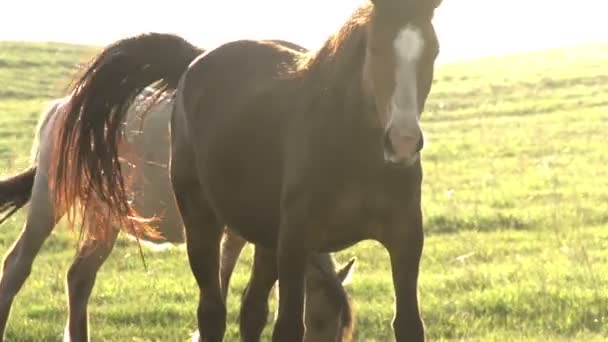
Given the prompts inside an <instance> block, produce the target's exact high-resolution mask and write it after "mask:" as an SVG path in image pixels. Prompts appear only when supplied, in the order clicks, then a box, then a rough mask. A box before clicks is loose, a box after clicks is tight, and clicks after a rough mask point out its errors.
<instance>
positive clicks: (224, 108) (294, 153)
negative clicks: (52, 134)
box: [56, 0, 439, 342]
mask: <svg viewBox="0 0 608 342" xmlns="http://www.w3.org/2000/svg"><path fill="white" fill-rule="evenodd" d="M438 5H439V0H372V1H371V2H370V3H366V4H364V5H363V6H362V7H361V8H359V9H358V10H357V11H356V12H355V13H354V14H353V15H352V17H351V18H350V19H349V20H348V21H347V23H346V24H345V25H344V26H343V27H342V28H341V29H340V30H339V31H338V32H337V33H336V34H335V35H333V36H332V37H331V38H330V39H329V40H328V41H327V42H326V43H325V44H324V46H323V47H322V48H321V49H320V50H319V51H317V52H315V53H311V54H303V53H299V52H297V51H294V50H291V49H287V48H285V47H283V46H280V45H278V44H276V43H273V42H270V41H248V40H247V41H237V42H232V43H228V44H225V45H223V46H221V47H219V48H217V49H214V50H211V51H208V52H207V53H205V54H203V55H201V56H199V57H198V58H197V59H196V60H195V61H194V62H192V63H191V64H190V65H189V66H188V68H187V69H185V72H183V75H182V72H181V71H180V70H178V69H179V68H178V67H177V65H179V64H177V63H175V61H173V60H172V58H170V57H171V56H173V55H174V52H175V50H176V49H179V48H180V47H179V46H175V42H160V41H156V40H154V39H152V38H149V39H142V40H141V41H140V43H141V48H140V49H135V50H133V51H131V52H132V54H126V55H125V56H122V57H121V56H119V57H121V58H117V59H116V60H115V61H113V63H109V64H108V65H104V66H101V67H100V68H99V69H97V70H96V72H97V76H98V77H93V78H92V79H86V80H85V81H84V83H82V84H81V85H79V86H77V88H76V89H77V90H76V91H77V94H76V96H79V94H78V93H80V96H82V97H83V98H84V99H87V98H88V99H91V98H93V97H92V96H93V95H91V94H94V100H91V102H87V101H84V102H82V103H76V104H77V106H74V107H73V108H72V110H70V111H69V113H68V114H67V115H66V124H65V126H63V127H64V128H65V129H64V130H63V131H62V132H61V137H60V138H61V140H60V141H61V143H60V144H59V147H58V154H57V156H62V158H58V160H57V161H58V162H59V171H61V170H62V167H65V165H67V163H66V161H69V163H71V164H72V165H75V166H76V168H72V167H70V168H67V169H68V170H80V171H81V172H79V173H75V174H71V173H69V172H68V173H65V172H64V173H62V172H59V173H58V174H57V177H56V181H57V183H56V185H57V186H58V187H59V189H60V191H59V193H60V194H62V195H63V197H62V198H59V200H64V201H65V200H67V201H70V200H73V199H74V198H83V197H84V198H87V197H88V196H92V195H94V196H97V197H99V198H101V199H102V200H103V201H105V202H107V203H108V205H109V206H110V208H111V209H112V210H111V212H110V214H109V217H110V218H111V219H113V220H122V221H126V220H128V219H129V217H131V216H132V215H135V214H136V213H134V211H133V209H132V208H131V206H130V203H129V201H128V196H127V193H126V192H125V191H124V186H123V185H122V183H121V179H122V178H121V173H120V168H119V163H118V160H117V159H116V153H115V150H116V146H117V139H118V138H117V132H118V128H119V125H118V122H120V119H121V117H122V116H123V115H124V108H125V106H126V105H127V103H128V102H115V101H113V100H115V98H113V97H112V96H111V94H112V93H113V92H114V91H116V90H115V89H116V88H121V87H125V86H132V87H134V88H137V86H138V85H139V84H141V83H142V82H148V81H151V80H156V79H159V78H163V79H164V80H165V82H167V83H168V84H169V85H175V83H176V82H177V79H178V78H179V77H181V79H180V81H179V84H178V86H177V92H176V98H175V106H174V110H173V116H172V121H171V144H172V150H171V167H170V169H171V170H170V173H171V180H172V185H173V190H174V193H175V197H176V200H177V204H178V207H179V210H180V213H181V215H182V219H183V221H184V225H185V232H186V240H187V250H188V256H189V261H190V266H191V269H192V272H193V274H194V276H195V278H196V281H197V283H198V285H199V287H200V291H201V292H200V302H199V307H198V311H197V314H198V324H199V328H200V332H201V335H202V339H203V340H204V341H220V340H221V339H222V337H223V335H224V330H225V320H226V308H225V304H224V301H223V300H222V293H221V290H220V281H219V278H218V276H217V274H218V272H219V257H220V256H219V255H220V252H219V245H220V239H221V236H222V231H223V227H224V226H225V225H227V226H229V227H230V228H231V229H233V230H234V231H236V232H238V233H239V235H241V236H242V237H244V238H245V239H247V240H248V241H250V242H252V243H255V244H256V246H260V247H263V248H265V249H266V250H267V251H268V252H269V253H275V254H276V272H277V273H278V278H279V284H280V288H279V298H280V300H279V314H278V318H277V321H276V324H275V328H274V332H273V340H274V341H281V342H283V341H301V340H302V337H303V335H304V324H303V305H304V277H305V275H304V274H305V269H306V265H307V262H308V260H309V258H310V257H311V256H312V255H314V253H315V252H321V251H336V250H340V249H343V248H346V247H348V246H350V245H352V244H354V243H356V242H358V241H361V240H365V239H374V240H377V241H379V242H380V243H382V244H383V245H384V246H385V247H386V249H387V250H388V253H389V255H390V260H391V267H392V275H393V283H394V287H395V296H396V313H395V317H394V321H393V327H394V330H395V336H396V339H397V341H422V340H424V328H423V323H422V319H421V317H420V313H419V308H418V297H417V279H418V270H419V262H420V255H421V252H422V246H423V232H422V213H421V201H420V197H421V182H422V168H421V163H420V159H419V151H420V150H421V148H422V145H423V143H422V142H423V139H422V132H421V128H420V124H419V120H420V114H421V112H422V110H423V107H424V103H425V101H426V98H427V96H428V94H429V92H430V88H431V84H432V80H433V70H434V61H435V59H436V56H437V54H438V51H439V47H438V41H437V37H436V35H435V32H434V29H433V25H432V17H433V13H434V10H435V8H436V7H437V6H438ZM168 52H169V53H168ZM105 71H108V73H105ZM107 75H110V76H107ZM179 75H181V76H179ZM95 78H96V79H95ZM127 90H128V89H121V91H127ZM87 94H89V95H87ZM124 100H126V101H128V100H129V98H124ZM74 181H76V182H74ZM129 222H131V227H132V228H131V229H135V227H145V226H139V225H137V224H134V223H133V221H129ZM101 223H103V222H100V226H99V231H98V232H97V233H98V235H99V236H101V237H103V236H104V231H105V230H104V227H105V226H106V225H102V224H101ZM141 229H143V228H140V229H138V230H137V231H139V232H144V230H141ZM247 310H255V307H254V306H250V307H248V308H247ZM246 328H248V329H251V331H255V329H256V325H255V324H253V326H246Z"/></svg>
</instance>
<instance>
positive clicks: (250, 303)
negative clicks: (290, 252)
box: [239, 247, 278, 342]
mask: <svg viewBox="0 0 608 342" xmlns="http://www.w3.org/2000/svg"><path fill="white" fill-rule="evenodd" d="M277 277H278V273H277V265H276V255H275V253H273V252H270V251H268V250H266V249H264V248H261V247H255V252H254V259H253V270H252V271H251V278H250V280H249V284H247V287H246V288H245V291H244V293H243V298H242V301H241V312H240V316H239V321H240V330H241V338H242V340H243V341H245V342H249V341H251V342H257V341H259V340H260V337H261V335H262V331H263V330H264V326H265V325H266V321H267V319H268V311H269V310H268V297H269V295H270V292H271V291H272V287H273V286H274V284H275V282H276V281H277Z"/></svg>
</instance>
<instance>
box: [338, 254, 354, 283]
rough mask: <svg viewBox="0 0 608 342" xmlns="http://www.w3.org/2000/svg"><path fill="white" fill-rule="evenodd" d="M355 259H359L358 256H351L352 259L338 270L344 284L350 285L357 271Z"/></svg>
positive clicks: (339, 277)
mask: <svg viewBox="0 0 608 342" xmlns="http://www.w3.org/2000/svg"><path fill="white" fill-rule="evenodd" d="M355 261H357V258H355V257H352V258H350V260H348V262H347V263H346V264H345V265H344V266H342V267H341V268H340V269H339V270H338V271H337V272H336V274H337V275H338V279H340V282H341V283H342V285H348V284H349V283H350V281H351V280H352V277H353V272H355Z"/></svg>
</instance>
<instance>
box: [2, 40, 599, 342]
mask: <svg viewBox="0 0 608 342" xmlns="http://www.w3.org/2000/svg"><path fill="white" fill-rule="evenodd" d="M94 51H95V48H94V47H82V46H74V45H64V44H52V43H27V44H26V43H13V42H0V175H9V174H12V173H13V172H16V171H18V170H20V169H22V168H24V167H25V166H26V165H27V164H28V159H29V150H30V146H31V142H32V138H33V130H34V127H35V125H36V122H37V120H38V116H39V113H40V111H41V110H42V109H43V108H44V106H45V103H46V101H48V100H49V99H51V98H54V97H57V96H62V95H63V94H64V90H65V88H66V86H67V84H68V81H69V80H70V78H71V76H72V75H73V74H74V72H75V70H76V69H75V67H76V63H78V62H84V61H86V60H87V59H88V57H89V56H92V54H93V53H94ZM607 62H608V45H595V46H585V47H581V48H572V49H564V50H551V51H546V52H537V53H528V54H519V55H512V56H506V57H494V58H486V59H481V60H476V61H468V62H459V63H453V64H447V65H440V66H438V68H437V72H436V76H435V84H434V86H433V89H432V91H431V96H430V102H429V103H428V104H427V108H426V111H425V113H424V114H423V119H422V122H423V129H424V130H425V134H426V135H425V136H426V140H427V142H428V143H427V145H426V147H425V149H424V150H423V153H422V159H423V168H424V172H425V178H424V188H423V208H424V220H425V231H426V240H425V248H424V252H423V259H422V264H421V276H420V286H419V291H420V296H419V298H420V305H421V310H422V315H423V318H424V320H425V323H426V327H427V334H428V337H429V339H430V340H431V341H461V340H464V341H524V340H525V341H547V340H550V341H603V340H605V339H606V338H608V65H607ZM23 218H24V215H23V213H20V214H19V215H17V216H16V217H15V219H12V220H10V221H9V222H7V223H6V224H4V225H3V226H2V227H0V252H1V253H2V254H4V253H5V251H6V250H7V249H8V248H9V246H10V245H11V243H12V242H13V241H14V239H15V238H16V236H17V234H18V233H19V230H20V228H21V225H22V223H23ZM77 236H78V235H77V232H72V231H70V230H68V229H65V228H63V229H62V228H58V229H57V230H56V232H55V233H54V235H53V236H51V237H50V238H49V240H48V241H47V243H46V244H45V246H44V247H43V250H42V252H41V253H40V255H39V257H38V258H37V259H36V262H35V264H34V269H33V271H32V275H31V277H30V278H29V280H28V281H27V282H26V284H25V286H24V288H23V290H22V291H21V292H20V294H19V296H18V297H17V298H16V300H15V303H14V304H13V311H12V317H11V320H10V322H9V326H8V329H7V337H8V340H10V341H42V340H44V341H59V340H60V339H61V336H62V331H63V327H64V324H65V317H66V310H65V306H66V305H65V295H64V293H65V290H64V279H65V272H66V270H67V267H68V266H69V263H70V260H71V258H72V257H73V255H74V253H75V250H76V241H77ZM145 255H146V259H147V260H146V261H147V263H148V269H147V270H145V269H144V268H143V265H142V263H141V259H140V258H139V254H138V250H137V247H136V246H135V244H132V243H130V242H129V241H127V240H126V239H124V238H123V239H120V240H119V242H118V244H117V248H116V249H115V250H114V253H113V254H112V255H111V256H110V258H109V260H108V261H107V262H106V264H105V266H104V267H103V268H102V270H101V271H100V273H99V276H98V278H97V284H96V287H95V290H94V292H93V295H92V297H91V302H90V306H89V308H90V309H89V313H90V323H91V336H92V338H91V339H92V341H101V340H104V341H184V340H186V339H187V338H188V337H189V335H190V333H191V332H192V331H193V330H194V328H195V307H196V302H197V296H198V294H197V291H196V286H195V282H194V279H193V277H192V275H191V273H190V269H189V267H188V263H187V259H186V254H185V250H184V249H183V247H179V248H169V249H166V250H162V251H156V252H153V251H151V250H149V249H146V250H145ZM250 256H251V248H247V249H246V251H245V253H244V258H242V259H241V260H240V262H239V264H238V266H237V269H236V273H235V275H234V277H233V279H234V280H233V282H232V287H231V292H230V297H229V316H228V321H229V323H230V324H229V326H228V330H227V336H226V340H227V341H234V340H237V338H238V337H237V336H238V327H237V324H236V319H237V314H238V303H239V298H240V293H241V291H242V289H243V287H244V286H245V282H246V280H247V276H248V272H249V262H250ZM351 256H357V258H358V261H357V265H356V269H355V273H354V276H353V280H352V283H351V284H350V285H349V287H348V292H349V294H350V296H351V299H352V300H353V303H354V309H355V315H356V319H357V327H356V335H355V339H356V340H357V341H391V340H392V329H391V326H390V321H391V320H392V314H393V304H392V300H393V294H392V293H393V289H392V283H391V279H390V269H389V264H388V260H387V255H386V253H385V252H384V250H383V249H382V248H381V247H380V246H379V245H378V244H376V243H372V242H364V243H360V244H358V245H356V246H355V247H354V248H351V249H348V250H345V251H343V252H341V253H338V254H337V255H336V258H337V260H338V261H339V262H340V263H343V262H345V261H346V260H348V258H350V257H351ZM274 308H275V302H274V299H273V305H272V309H273V310H274ZM272 314H274V311H273V313H272ZM271 320H272V317H270V319H269V321H271ZM270 332H271V330H270V329H266V331H265V334H266V335H265V336H269V333H270Z"/></svg>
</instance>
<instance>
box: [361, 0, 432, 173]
mask: <svg viewBox="0 0 608 342" xmlns="http://www.w3.org/2000/svg"><path fill="white" fill-rule="evenodd" d="M371 2H372V4H373V9H372V12H371V14H370V18H369V22H368V25H367V28H368V31H367V35H368V36H367V45H366V46H367V48H366V55H365V62H364V69H363V84H364V89H365V92H366V95H367V96H369V99H370V103H371V104H373V105H374V106H375V109H376V110H375V112H377V113H378V116H379V118H378V119H379V121H380V123H381V125H382V127H383V129H384V139H383V143H384V157H385V159H386V161H388V162H391V163H394V164H399V165H404V166H409V165H411V164H413V163H414V162H416V161H417V160H418V158H419V152H420V150H421V149H422V147H423V137H422V131H421V128H420V114H421V113H422V110H423V108H424V103H425V101H426V98H427V96H428V94H429V91H430V89H431V83H432V80H433V69H434V63H435V59H436V57H437V55H438V53H439V43H438V40H437V36H436V34H435V30H434V28H433V24H432V22H431V21H432V18H433V12H434V10H435V8H436V7H437V6H438V5H439V3H440V2H441V0H371Z"/></svg>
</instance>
